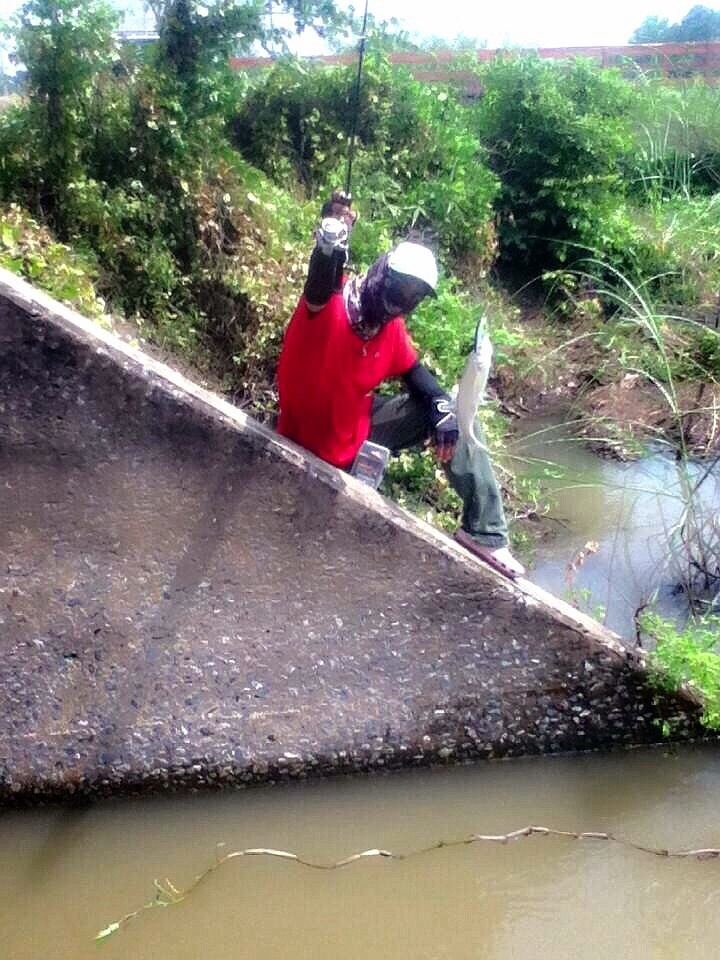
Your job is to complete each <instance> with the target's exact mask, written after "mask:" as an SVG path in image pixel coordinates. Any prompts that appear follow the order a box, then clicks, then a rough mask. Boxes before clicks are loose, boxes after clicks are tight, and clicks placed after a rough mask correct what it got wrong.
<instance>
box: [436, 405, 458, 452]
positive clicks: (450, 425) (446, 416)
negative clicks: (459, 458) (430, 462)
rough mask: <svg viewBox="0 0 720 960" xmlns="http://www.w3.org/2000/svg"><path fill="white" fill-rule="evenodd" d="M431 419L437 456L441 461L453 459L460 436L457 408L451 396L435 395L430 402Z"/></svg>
mask: <svg viewBox="0 0 720 960" xmlns="http://www.w3.org/2000/svg"><path fill="white" fill-rule="evenodd" d="M430 421H431V423H432V427H433V440H434V442H435V451H436V453H437V458H438V460H439V461H440V462H441V463H447V462H448V461H450V460H452V457H453V454H454V453H455V445H456V444H457V442H458V437H459V436H460V434H459V432H458V423H457V417H456V416H455V409H454V406H453V403H452V401H451V400H450V398H449V397H447V396H445V397H433V399H432V400H431V402H430Z"/></svg>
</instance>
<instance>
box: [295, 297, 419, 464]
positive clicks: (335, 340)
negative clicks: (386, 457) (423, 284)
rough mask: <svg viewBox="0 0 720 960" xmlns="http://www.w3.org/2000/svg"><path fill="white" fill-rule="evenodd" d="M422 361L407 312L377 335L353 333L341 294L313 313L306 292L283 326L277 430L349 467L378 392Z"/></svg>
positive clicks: (365, 433)
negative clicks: (366, 336)
mask: <svg viewBox="0 0 720 960" xmlns="http://www.w3.org/2000/svg"><path fill="white" fill-rule="evenodd" d="M416 363H417V353H416V352H415V348H414V347H413V345H412V343H411V342H410V337H409V336H408V332H407V330H406V329H405V321H404V320H403V318H402V317H395V318H394V319H393V320H391V321H390V322H389V323H388V324H386V325H385V326H384V327H383V328H382V330H381V331H380V332H379V333H378V334H377V335H376V336H375V337H373V338H372V339H371V340H362V339H361V338H360V337H358V336H357V334H355V333H353V331H352V329H351V327H350V323H349V321H348V316H347V311H346V309H345V303H344V300H343V295H342V294H341V293H334V294H333V295H332V296H331V297H330V300H329V301H328V302H327V303H326V304H325V306H324V307H323V308H322V310H319V311H318V312H317V313H312V312H311V311H310V310H308V307H307V303H306V302H305V298H304V297H303V298H301V300H300V303H299V304H298V305H297V308H296V310H295V313H294V314H293V317H292V320H291V321H290V324H289V326H288V328H287V330H286V331H285V338H284V340H283V347H282V352H281V354H280V363H279V366H278V389H279V393H280V417H279V420H278V425H277V429H278V432H279V433H281V434H282V435H283V436H285V437H288V438H289V439H290V440H294V441H295V442H296V443H299V444H300V445H301V446H303V447H305V448H306V449H307V450H311V451H312V452H313V453H314V454H316V455H317V456H318V457H321V458H322V459H323V460H327V461H328V463H332V464H334V465H335V466H336V467H343V468H344V467H348V466H350V464H352V462H353V460H354V459H355V454H356V453H357V452H358V450H359V449H360V446H361V445H362V443H363V442H364V441H365V440H367V438H368V435H369V433H370V414H371V409H372V393H373V390H374V389H375V387H377V386H378V385H379V384H380V383H382V381H383V380H386V379H388V378H389V377H400V376H402V375H403V374H404V373H407V372H408V370H410V368H411V367H413V366H415V364H416Z"/></svg>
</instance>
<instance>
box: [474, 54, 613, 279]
mask: <svg viewBox="0 0 720 960" xmlns="http://www.w3.org/2000/svg"><path fill="white" fill-rule="evenodd" d="M479 75H480V80H481V82H482V85H483V88H484V96H483V98H482V99H481V101H480V102H479V104H478V105H477V106H476V107H475V108H473V123H474V129H475V130H476V132H477V133H478V134H479V136H480V139H481V142H482V143H483V144H484V146H485V147H486V149H487V151H488V155H489V157H490V163H491V166H492V169H493V170H494V171H495V173H496V174H497V175H498V177H499V178H500V183H501V190H500V194H499V196H498V199H497V201H496V210H497V213H498V218H499V240H500V252H501V256H502V257H503V259H504V260H505V262H507V263H514V264H516V265H520V264H522V266H523V268H524V270H525V271H526V272H537V273H539V272H541V271H542V270H546V269H553V268H554V267H556V266H558V265H561V264H563V263H565V262H567V261H568V260H570V259H576V258H577V256H579V255H582V253H583V252H587V251H596V250H600V249H602V247H603V236H602V229H603V220H604V218H605V216H606V215H607V212H608V209H610V208H612V206H613V203H614V202H615V199H616V196H617V195H618V194H622V192H623V185H622V181H621V175H620V173H621V167H620V164H621V161H622V158H623V157H624V155H625V154H626V153H627V151H628V150H629V149H630V148H631V145H632V138H631V133H630V127H629V123H628V112H629V107H630V103H631V99H632V87H631V86H630V84H629V83H627V82H626V81H625V80H623V79H622V77H621V76H620V75H619V74H618V73H616V72H614V71H607V70H601V69H600V68H599V67H597V66H595V65H594V64H592V63H590V62H588V61H583V60H573V61H572V62H571V63H562V64H557V63H551V62H548V61H543V60H540V59H538V58H537V57H512V58H507V59H501V58H497V59H495V60H493V61H491V62H490V63H489V64H487V65H486V66H483V67H482V68H480V74H479Z"/></svg>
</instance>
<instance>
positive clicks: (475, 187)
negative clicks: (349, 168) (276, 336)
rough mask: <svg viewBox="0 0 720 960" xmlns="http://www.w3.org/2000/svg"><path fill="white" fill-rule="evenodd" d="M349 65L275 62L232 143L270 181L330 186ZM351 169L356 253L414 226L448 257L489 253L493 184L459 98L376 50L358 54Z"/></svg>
mask: <svg viewBox="0 0 720 960" xmlns="http://www.w3.org/2000/svg"><path fill="white" fill-rule="evenodd" d="M354 71H355V68H354V67H350V68H333V69H328V68H321V67H312V66H307V65H304V64H300V63H298V62H296V61H287V62H284V63H281V64H279V65H277V66H276V67H274V68H273V69H272V70H271V71H269V72H268V73H267V74H266V75H264V76H262V77H260V78H259V79H258V80H257V81H256V82H255V83H254V84H253V85H252V86H251V87H250V88H249V90H248V92H247V95H246V96H245V98H244V100H243V101H242V103H241V104H240V106H239V109H238V114H237V116H236V118H235V120H234V121H233V123H232V135H233V140H234V143H235V144H236V145H237V146H238V148H239V149H240V150H241V151H242V153H243V155H244V156H245V157H246V159H247V160H248V161H249V162H250V163H252V164H254V165H255V166H258V167H260V168H261V169H262V170H264V171H265V172H266V173H267V174H268V175H269V176H271V177H272V178H273V179H274V180H275V181H276V182H278V183H287V182H288V180H290V181H291V182H295V181H298V180H299V181H300V183H301V184H303V185H304V188H305V191H306V195H308V196H317V195H318V194H325V193H329V191H330V190H331V189H332V188H333V187H337V186H338V185H341V184H343V183H344V180H345V164H346V159H347V149H348V137H349V132H350V131H349V125H350V113H351V111H350V107H349V96H350V91H351V90H352V88H353V84H354V76H355V72H354ZM353 170H354V180H353V192H354V193H355V194H356V196H357V197H358V198H359V204H360V207H361V209H362V212H363V215H364V221H365V222H364V224H363V222H362V221H361V223H360V225H359V227H358V230H357V233H356V237H355V252H356V256H359V259H360V261H361V262H367V261H369V260H370V259H372V258H374V257H375V256H376V255H377V253H378V251H379V250H380V249H382V247H383V246H386V245H387V244H388V241H389V240H390V239H391V238H392V237H393V236H396V235H400V234H403V235H404V234H407V232H408V231H410V230H413V229H415V230H418V231H421V232H422V235H423V237H424V238H425V239H426V240H430V241H431V242H432V240H434V239H437V241H438V242H439V245H440V247H441V248H442V249H443V250H445V251H446V252H447V253H449V254H451V255H453V256H456V257H457V256H462V255H464V254H468V253H471V254H474V255H476V256H479V257H480V260H481V262H484V263H485V264H487V261H488V259H490V260H491V259H492V256H493V255H494V236H493V233H492V230H491V229H490V226H489V224H490V219H491V202H492V200H493V198H494V196H495V193H496V191H497V185H496V181H495V178H494V177H493V176H492V174H491V173H490V172H489V170H488V169H487V165H486V158H485V154H484V151H483V150H482V148H481V147H480V144H479V142H478V140H477V138H476V137H475V136H474V135H473V134H472V132H471V131H470V129H469V127H468V123H467V115H466V111H465V109H464V107H462V106H461V104H460V103H459V102H458V100H457V97H456V95H455V93H454V92H453V91H452V90H451V89H450V88H446V87H439V86H435V85H431V84H422V83H419V82H418V81H416V80H414V79H413V77H412V76H411V74H410V73H409V72H408V71H406V70H403V69H393V68H392V67H391V66H390V64H389V63H388V62H387V60H386V59H384V58H383V57H382V56H381V55H380V54H379V53H378V52H377V51H376V52H375V53H372V52H371V54H370V56H369V57H368V59H367V60H366V71H365V74H364V79H363V84H362V88H361V98H360V105H359V114H358V140H357V153H356V157H355V163H354V167H353Z"/></svg>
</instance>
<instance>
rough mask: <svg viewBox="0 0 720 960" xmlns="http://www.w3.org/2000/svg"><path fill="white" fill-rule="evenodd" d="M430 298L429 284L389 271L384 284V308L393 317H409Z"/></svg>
mask: <svg viewBox="0 0 720 960" xmlns="http://www.w3.org/2000/svg"><path fill="white" fill-rule="evenodd" d="M426 296H428V288H427V284H425V283H423V281H422V280H418V279H416V278H414V277H407V276H405V275H404V274H401V273H396V272H395V271H394V270H390V269H388V271H387V274H386V276H385V282H384V284H383V294H382V300H383V306H384V308H385V310H386V311H387V312H388V313H389V314H391V315H393V316H397V315H398V314H403V315H407V314H408V313H410V312H411V311H412V310H414V309H415V307H417V306H418V304H419V303H420V302H421V301H422V300H424V299H425V297H426Z"/></svg>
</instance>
